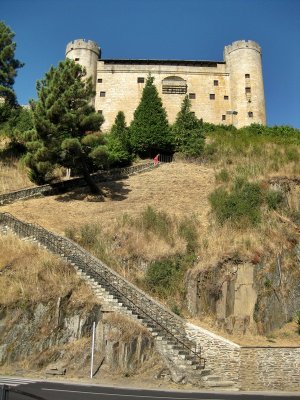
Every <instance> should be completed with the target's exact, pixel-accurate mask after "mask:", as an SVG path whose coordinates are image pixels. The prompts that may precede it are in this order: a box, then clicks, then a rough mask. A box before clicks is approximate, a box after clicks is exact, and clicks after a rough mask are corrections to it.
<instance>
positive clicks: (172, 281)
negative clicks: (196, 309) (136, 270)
mask: <svg viewBox="0 0 300 400" xmlns="http://www.w3.org/2000/svg"><path fill="white" fill-rule="evenodd" d="M181 277H182V268H181V265H180V259H179V258H177V259H175V260H171V259H166V260H161V261H154V262H152V263H151V264H150V266H149V268H148V270H147V272H146V274H145V283H146V286H147V287H148V289H150V290H151V291H152V292H153V293H156V294H158V295H159V296H161V297H167V296H169V295H170V294H172V293H173V292H176V291H178V285H179V282H180V280H181Z"/></svg>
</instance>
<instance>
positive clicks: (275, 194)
mask: <svg viewBox="0 0 300 400" xmlns="http://www.w3.org/2000/svg"><path fill="white" fill-rule="evenodd" d="M283 200H284V196H283V193H282V192H281V191H280V190H269V191H267V193H266V202H267V205H268V207H269V209H271V210H276V209H277V208H278V207H279V206H280V205H281V204H282V202H283Z"/></svg>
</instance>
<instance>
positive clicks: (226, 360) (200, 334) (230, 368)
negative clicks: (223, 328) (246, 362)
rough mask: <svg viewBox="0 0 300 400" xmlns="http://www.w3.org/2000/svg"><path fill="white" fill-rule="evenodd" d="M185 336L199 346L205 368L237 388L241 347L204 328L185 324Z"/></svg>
mask: <svg viewBox="0 0 300 400" xmlns="http://www.w3.org/2000/svg"><path fill="white" fill-rule="evenodd" d="M186 332H187V335H188V336H189V337H190V339H192V340H193V341H195V342H196V343H198V344H199V346H201V349H202V354H201V356H202V357H204V358H205V360H206V368H207V369H209V370H211V371H212V373H213V374H216V375H220V376H222V377H223V379H224V378H225V379H227V380H229V381H232V382H235V383H236V384H238V386H239V383H240V382H239V370H240V352H241V347H240V346H239V345H238V344H236V343H233V342H231V341H230V340H227V339H225V338H223V337H221V336H218V335H216V334H214V333H212V332H210V331H208V330H206V329H204V328H200V327H199V326H196V325H193V324H186Z"/></svg>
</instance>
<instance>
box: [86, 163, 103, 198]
mask: <svg viewBox="0 0 300 400" xmlns="http://www.w3.org/2000/svg"><path fill="white" fill-rule="evenodd" d="M83 178H84V180H85V181H86V183H87V185H88V187H89V188H90V191H91V193H92V194H100V190H99V188H98V186H97V185H96V183H95V181H94V179H93V178H92V177H91V175H90V173H89V171H88V169H87V166H86V165H85V163H83Z"/></svg>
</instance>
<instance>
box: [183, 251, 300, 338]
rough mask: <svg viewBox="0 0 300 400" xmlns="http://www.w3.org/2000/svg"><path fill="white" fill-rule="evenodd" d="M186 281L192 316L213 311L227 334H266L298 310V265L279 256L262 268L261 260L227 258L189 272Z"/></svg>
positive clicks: (299, 288) (290, 317) (299, 280)
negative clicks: (287, 262)
mask: <svg viewBox="0 0 300 400" xmlns="http://www.w3.org/2000/svg"><path fill="white" fill-rule="evenodd" d="M296 249H297V247H296V248H295V250H296ZM186 282H187V302H188V308H189V311H190V312H191V313H192V315H204V314H213V315H215V318H216V323H217V325H218V326H219V327H221V328H224V329H225V330H226V331H227V332H228V333H246V331H248V330H250V331H252V332H253V333H260V334H267V333H269V332H271V331H272V330H274V329H276V328H279V327H281V326H282V325H283V324H284V323H286V322H288V321H289V320H291V319H292V318H293V317H294V316H295V313H296V312H297V310H299V309H300V267H299V265H298V266H295V267H294V268H291V267H290V266H288V267H287V266H285V265H284V263H283V265H281V261H280V259H277V260H274V263H273V264H272V266H271V268H266V267H265V265H264V263H263V262H260V263H253V262H249V261H247V260H243V259H241V258H239V257H227V258H225V259H223V260H221V261H220V262H218V263H217V264H216V265H214V266H211V267H209V268H206V269H203V270H191V271H189V273H188V276H187V279H186Z"/></svg>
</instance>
